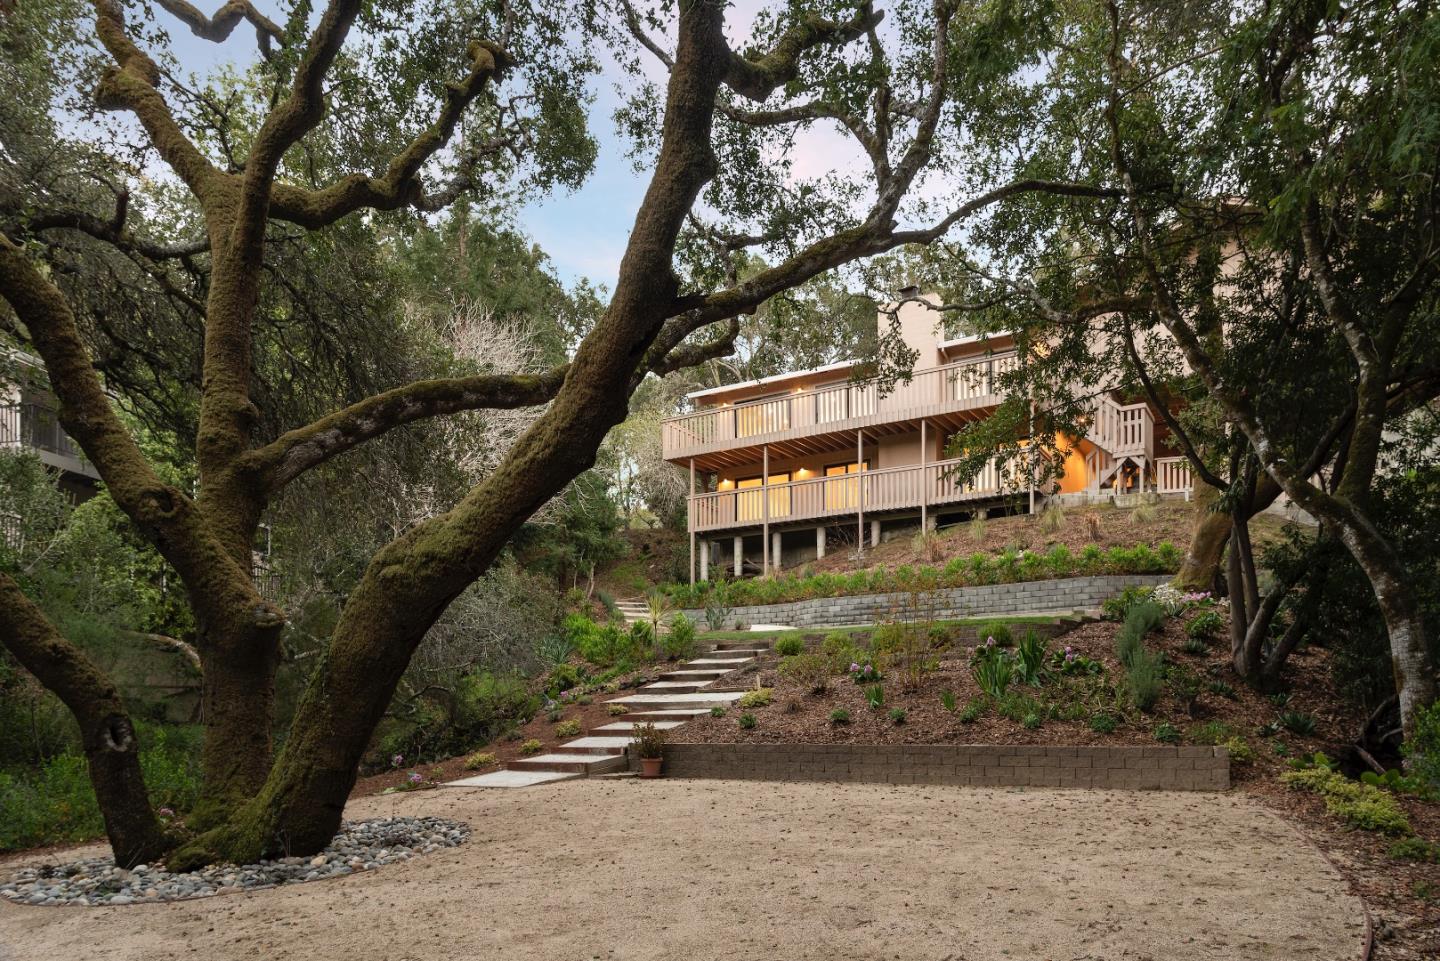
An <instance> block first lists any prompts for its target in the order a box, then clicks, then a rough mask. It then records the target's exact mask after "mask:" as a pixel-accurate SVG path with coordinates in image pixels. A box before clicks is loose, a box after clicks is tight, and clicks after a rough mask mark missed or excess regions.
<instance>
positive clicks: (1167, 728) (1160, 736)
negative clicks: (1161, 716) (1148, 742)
mask: <svg viewBox="0 0 1440 961" xmlns="http://www.w3.org/2000/svg"><path fill="white" fill-rule="evenodd" d="M1153 733H1154V735H1155V740H1157V741H1159V742H1160V743H1162V744H1179V743H1180V729H1179V728H1178V727H1176V726H1175V725H1173V724H1171V723H1170V722H1169V721H1161V722H1160V723H1159V724H1157V725H1155V730H1154V732H1153Z"/></svg>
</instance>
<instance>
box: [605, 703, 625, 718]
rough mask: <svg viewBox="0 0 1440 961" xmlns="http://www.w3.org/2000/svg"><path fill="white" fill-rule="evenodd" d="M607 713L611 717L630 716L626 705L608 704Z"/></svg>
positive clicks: (606, 706)
mask: <svg viewBox="0 0 1440 961" xmlns="http://www.w3.org/2000/svg"><path fill="white" fill-rule="evenodd" d="M605 713H606V714H609V715H610V716H611V717H619V716H620V715H622V714H629V713H630V709H629V708H628V707H626V706H625V705H624V704H607V705H605Z"/></svg>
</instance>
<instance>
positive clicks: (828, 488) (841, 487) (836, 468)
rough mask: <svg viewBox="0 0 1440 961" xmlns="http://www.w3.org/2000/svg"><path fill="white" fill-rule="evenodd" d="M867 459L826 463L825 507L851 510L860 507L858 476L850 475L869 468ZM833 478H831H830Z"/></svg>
mask: <svg viewBox="0 0 1440 961" xmlns="http://www.w3.org/2000/svg"><path fill="white" fill-rule="evenodd" d="M869 469H870V462H869V461H868V460H866V461H862V462H860V463H858V464H857V463H856V462H854V461H851V462H850V463H848V464H827V465H826V467H825V477H826V481H825V509H826V510H827V511H853V510H857V509H858V508H859V507H860V478H858V477H853V476H850V475H853V474H858V473H859V472H860V471H862V470H869ZM832 478H833V479H832Z"/></svg>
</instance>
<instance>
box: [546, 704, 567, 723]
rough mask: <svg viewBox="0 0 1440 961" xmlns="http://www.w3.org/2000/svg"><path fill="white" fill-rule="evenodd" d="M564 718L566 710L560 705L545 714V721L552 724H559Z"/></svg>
mask: <svg viewBox="0 0 1440 961" xmlns="http://www.w3.org/2000/svg"><path fill="white" fill-rule="evenodd" d="M564 716H565V709H564V708H563V707H560V706H559V705H556V706H555V707H552V708H551V709H550V710H548V711H546V712H545V720H547V721H549V722H550V723H551V724H554V723H556V722H558V721H559V720H560V719H561V718H563V717H564Z"/></svg>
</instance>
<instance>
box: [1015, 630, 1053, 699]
mask: <svg viewBox="0 0 1440 961" xmlns="http://www.w3.org/2000/svg"><path fill="white" fill-rule="evenodd" d="M1049 650H1050V642H1049V641H1048V640H1046V639H1044V638H1042V637H1041V636H1040V635H1039V634H1037V633H1035V632H1034V631H1026V632H1025V637H1024V639H1023V640H1021V641H1020V646H1019V647H1018V648H1016V651H1015V673H1016V676H1017V679H1018V680H1019V681H1020V682H1021V683H1022V684H1029V685H1030V686H1031V687H1039V686H1040V683H1041V680H1042V679H1043V676H1044V673H1045V656H1046V655H1047V654H1048V653H1049Z"/></svg>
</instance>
